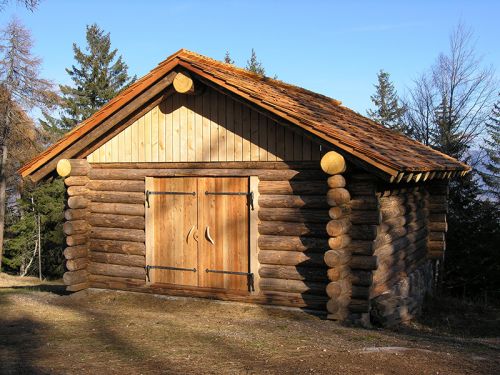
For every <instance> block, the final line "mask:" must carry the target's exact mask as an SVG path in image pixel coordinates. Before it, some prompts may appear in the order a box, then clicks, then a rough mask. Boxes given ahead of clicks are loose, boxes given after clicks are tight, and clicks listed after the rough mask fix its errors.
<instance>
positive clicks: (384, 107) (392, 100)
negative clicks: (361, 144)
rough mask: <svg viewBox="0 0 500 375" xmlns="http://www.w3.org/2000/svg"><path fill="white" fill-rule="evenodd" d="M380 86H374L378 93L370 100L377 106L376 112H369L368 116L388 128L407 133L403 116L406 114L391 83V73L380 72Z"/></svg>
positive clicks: (378, 75) (378, 76)
mask: <svg viewBox="0 0 500 375" xmlns="http://www.w3.org/2000/svg"><path fill="white" fill-rule="evenodd" d="M377 79H378V84H376V85H374V86H375V89H376V92H375V94H373V95H372V96H371V97H370V99H371V100H372V102H373V104H375V110H371V109H370V110H368V111H367V113H368V116H369V117H370V118H371V119H372V120H374V121H376V122H378V123H379V124H382V125H383V126H385V127H386V128H389V129H394V130H397V131H399V132H402V133H406V131H407V128H406V126H405V125H404V121H403V116H404V114H405V112H406V108H405V106H404V105H402V104H400V100H399V98H398V94H397V92H396V89H395V88H394V85H393V84H392V82H391V81H390V76H389V73H387V72H384V71H383V70H380V71H379V72H378V74H377Z"/></svg>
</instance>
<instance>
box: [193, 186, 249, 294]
mask: <svg viewBox="0 0 500 375" xmlns="http://www.w3.org/2000/svg"><path fill="white" fill-rule="evenodd" d="M198 191H199V202H200V203H199V211H198V219H199V228H200V236H199V241H200V242H199V249H200V251H199V268H200V274H199V282H200V286H201V287H207V288H220V289H230V290H247V289H248V287H247V277H246V276H241V275H229V274H220V273H207V272H206V269H210V270H219V271H236V272H248V266H249V262H248V206H247V197H246V196H245V195H206V194H205V192H206V191H208V192H213V193H221V192H245V193H246V192H248V179H247V178H237V177H225V178H200V179H199V180H198ZM207 227H208V228H209V232H210V237H211V238H212V239H213V240H214V244H212V243H211V242H210V241H209V238H208V236H207Z"/></svg>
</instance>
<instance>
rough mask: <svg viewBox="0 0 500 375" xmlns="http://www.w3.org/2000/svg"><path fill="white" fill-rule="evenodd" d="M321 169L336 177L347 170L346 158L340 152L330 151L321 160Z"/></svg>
mask: <svg viewBox="0 0 500 375" xmlns="http://www.w3.org/2000/svg"><path fill="white" fill-rule="evenodd" d="M320 163H321V169H322V170H323V172H325V173H328V174H331V175H334V174H339V173H343V172H345V170H346V164H345V160H344V157H343V156H342V155H340V154H339V153H338V152H335V151H329V152H327V153H326V154H325V155H324V156H323V157H322V158H321V162H320Z"/></svg>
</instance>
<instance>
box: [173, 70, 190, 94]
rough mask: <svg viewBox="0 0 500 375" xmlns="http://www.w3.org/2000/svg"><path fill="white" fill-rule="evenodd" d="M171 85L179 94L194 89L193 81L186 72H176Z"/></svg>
mask: <svg viewBox="0 0 500 375" xmlns="http://www.w3.org/2000/svg"><path fill="white" fill-rule="evenodd" d="M173 86H174V89H175V91H177V92H178V93H179V94H187V93H191V92H193V91H194V82H193V80H192V78H191V77H190V76H189V75H188V74H187V73H177V75H176V76H175V78H174V82H173Z"/></svg>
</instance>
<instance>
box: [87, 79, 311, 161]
mask: <svg viewBox="0 0 500 375" xmlns="http://www.w3.org/2000/svg"><path fill="white" fill-rule="evenodd" d="M319 158H320V149H319V145H317V144H315V143H314V142H312V141H311V140H309V139H307V138H304V137H302V136H301V135H299V134H294V133H293V132H291V131H290V130H288V129H285V128H284V127H283V126H281V125H280V124H278V123H276V122H275V121H273V120H271V119H268V118H267V117H265V116H263V115H261V114H259V113H257V112H254V111H252V110H250V109H249V108H247V107H245V106H243V105H242V104H240V103H238V102H235V101H233V100H232V99H231V98H228V97H226V96H224V95H222V94H220V93H218V92H216V91H214V90H210V89H207V90H206V91H205V92H204V93H203V95H199V96H195V97H193V96H187V95H181V94H173V95H172V96H170V97H168V98H167V99H166V100H165V101H163V102H162V103H161V104H160V105H158V106H157V107H155V108H153V110H151V111H150V112H148V113H147V114H146V115H144V116H143V117H141V118H140V119H138V120H137V121H136V122H134V123H133V124H132V125H131V126H129V127H128V128H127V129H125V130H124V131H122V132H121V133H119V134H118V135H116V136H115V137H114V138H112V139H110V140H109V141H108V142H106V143H105V144H103V145H102V146H101V147H99V148H98V149H97V150H95V151H94V152H93V153H91V154H90V155H89V156H88V157H87V160H88V161H89V162H91V163H117V162H208V161H308V160H319Z"/></svg>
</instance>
